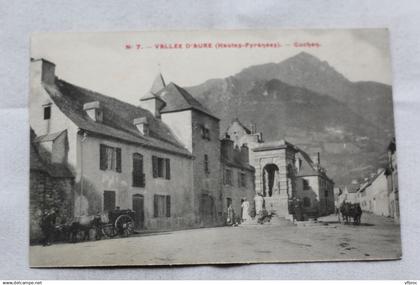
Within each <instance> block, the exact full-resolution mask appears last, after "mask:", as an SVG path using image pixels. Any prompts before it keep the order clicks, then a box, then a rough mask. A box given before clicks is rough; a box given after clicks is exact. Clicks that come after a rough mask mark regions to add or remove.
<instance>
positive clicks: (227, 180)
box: [223, 169, 233, 186]
mask: <svg viewBox="0 0 420 285" xmlns="http://www.w3.org/2000/svg"><path fill="white" fill-rule="evenodd" d="M232 176H233V173H232V169H225V173H224V177H223V180H224V181H223V182H224V184H225V185H231V186H232V185H233V180H232Z"/></svg>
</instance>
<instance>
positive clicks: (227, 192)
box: [221, 138, 255, 218]
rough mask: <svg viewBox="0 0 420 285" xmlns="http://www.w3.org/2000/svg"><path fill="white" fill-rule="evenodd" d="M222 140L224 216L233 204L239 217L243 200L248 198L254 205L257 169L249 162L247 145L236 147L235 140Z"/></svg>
mask: <svg viewBox="0 0 420 285" xmlns="http://www.w3.org/2000/svg"><path fill="white" fill-rule="evenodd" d="M221 142H222V172H223V175H222V177H223V178H222V179H223V186H222V187H223V191H222V193H223V204H224V206H223V208H224V213H223V214H224V217H225V218H226V216H227V212H226V210H227V208H228V207H229V205H232V208H233V210H234V212H235V216H236V217H237V218H239V217H241V201H242V200H243V199H247V200H248V201H249V202H250V205H253V200H254V196H255V184H254V179H255V169H254V168H253V167H252V166H251V165H250V164H249V150H248V147H247V146H246V145H242V147H237V146H236V147H234V146H233V141H232V140H230V139H229V138H224V139H222V140H221Z"/></svg>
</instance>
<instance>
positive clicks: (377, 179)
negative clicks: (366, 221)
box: [358, 169, 389, 217]
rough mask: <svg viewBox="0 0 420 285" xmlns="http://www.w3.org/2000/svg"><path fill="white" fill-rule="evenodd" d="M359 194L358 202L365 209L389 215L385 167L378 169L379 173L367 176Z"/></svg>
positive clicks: (377, 213)
mask: <svg viewBox="0 0 420 285" xmlns="http://www.w3.org/2000/svg"><path fill="white" fill-rule="evenodd" d="M358 194H359V196H358V202H359V203H360V206H361V208H362V210H363V211H366V212H370V213H373V214H375V215H378V216H386V217H387V216H389V199H388V189H387V179H386V176H385V174H384V169H378V171H377V173H374V174H372V175H371V177H369V178H366V180H365V181H364V183H363V184H362V185H361V187H360V189H359V193H358Z"/></svg>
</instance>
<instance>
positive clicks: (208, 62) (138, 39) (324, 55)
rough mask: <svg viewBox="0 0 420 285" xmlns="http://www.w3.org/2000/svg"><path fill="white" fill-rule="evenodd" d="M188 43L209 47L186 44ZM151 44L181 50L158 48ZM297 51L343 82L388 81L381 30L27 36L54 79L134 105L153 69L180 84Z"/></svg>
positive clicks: (385, 41)
mask: <svg viewBox="0 0 420 285" xmlns="http://www.w3.org/2000/svg"><path fill="white" fill-rule="evenodd" d="M193 43H196V44H204V43H210V44H212V46H211V48H200V49H199V48H191V47H190V48H187V45H188V44H190V45H191V44H193ZM217 43H224V44H229V43H236V44H237V43H241V44H245V43H251V44H254V43H277V44H280V45H281V47H277V48H243V47H242V48H222V49H221V48H215V47H216V44H217ZM294 43H301V44H302V43H317V44H319V47H315V46H313V47H295V46H294ZM138 44H139V45H140V47H141V48H139V49H138V46H137V45H138ZM156 44H163V45H166V46H169V45H172V46H174V45H175V44H178V45H182V48H181V49H179V48H176V49H160V48H159V49H158V48H156V46H155V45H156ZM127 45H130V46H131V48H127ZM302 51H305V52H307V53H310V54H312V55H314V56H316V57H318V58H319V59H321V60H323V61H327V62H328V63H329V64H330V65H331V66H333V67H334V68H335V69H336V70H337V71H338V72H340V73H341V74H343V75H344V76H345V77H347V78H348V79H349V80H351V81H377V82H381V83H386V84H391V82H392V81H391V65H390V58H389V35H388V31H387V30H386V29H364V30H254V31H250V30H231V31H229V30H224V31H221V30H219V31H217V30H208V31H207V30H201V31H189V32H186V31H182V32H181V31H160V32H157V31H155V32H118V33H117V32H112V33H98V32H96V33H38V34H34V35H33V36H32V38H31V57H32V58H35V59H38V58H45V59H47V60H49V61H51V62H54V63H55V64H56V75H57V76H58V77H59V78H61V79H63V80H65V81H67V82H70V83H73V84H75V85H78V86H81V87H84V88H87V89H91V90H94V91H97V92H100V93H103V94H105V95H108V96H112V97H116V98H118V99H120V100H123V101H126V102H130V103H132V104H136V105H137V104H138V101H139V99H140V98H141V97H142V96H143V95H144V94H145V93H146V92H147V91H148V90H149V89H150V87H151V85H152V82H153V80H154V78H155V77H156V75H157V74H159V73H162V75H163V77H164V78H165V81H166V82H167V83H169V82H174V83H177V84H178V85H180V86H184V87H187V86H193V85H198V84H201V83H203V82H204V81H206V80H208V79H214V78H225V77H228V76H231V75H234V74H236V73H238V72H240V71H241V70H242V69H244V68H246V67H249V66H252V65H258V64H264V63H269V62H275V63H277V62H281V61H283V60H285V59H287V58H289V57H291V56H294V55H296V54H298V53H300V52H302Z"/></svg>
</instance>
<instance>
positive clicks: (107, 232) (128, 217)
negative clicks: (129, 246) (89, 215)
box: [101, 209, 135, 237]
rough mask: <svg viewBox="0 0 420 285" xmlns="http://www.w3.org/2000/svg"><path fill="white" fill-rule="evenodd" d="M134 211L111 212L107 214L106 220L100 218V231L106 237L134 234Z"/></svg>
mask: <svg viewBox="0 0 420 285" xmlns="http://www.w3.org/2000/svg"><path fill="white" fill-rule="evenodd" d="M134 213H135V212H134V211H132V210H129V209H127V210H113V211H109V212H108V219H106V217H103V216H101V231H102V234H103V235H104V236H106V237H114V236H116V235H120V236H125V237H126V236H129V235H131V234H133V233H134V219H135V217H134Z"/></svg>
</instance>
